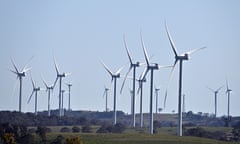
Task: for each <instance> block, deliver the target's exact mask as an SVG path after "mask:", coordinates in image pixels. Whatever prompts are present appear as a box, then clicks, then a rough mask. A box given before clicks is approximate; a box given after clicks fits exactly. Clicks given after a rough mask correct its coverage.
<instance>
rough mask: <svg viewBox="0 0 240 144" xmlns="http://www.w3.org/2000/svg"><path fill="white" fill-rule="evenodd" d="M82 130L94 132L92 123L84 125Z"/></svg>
mask: <svg viewBox="0 0 240 144" xmlns="http://www.w3.org/2000/svg"><path fill="white" fill-rule="evenodd" d="M82 132H83V133H91V132H92V128H91V126H90V125H85V126H83V127H82Z"/></svg>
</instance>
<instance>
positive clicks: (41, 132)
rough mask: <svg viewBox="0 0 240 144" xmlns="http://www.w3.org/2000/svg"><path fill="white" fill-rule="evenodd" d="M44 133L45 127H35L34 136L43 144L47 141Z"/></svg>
mask: <svg viewBox="0 0 240 144" xmlns="http://www.w3.org/2000/svg"><path fill="white" fill-rule="evenodd" d="M46 133H47V128H46V127H41V126H38V127H37V130H36V134H37V135H39V137H40V138H41V141H42V142H43V143H46V141H47V137H46Z"/></svg>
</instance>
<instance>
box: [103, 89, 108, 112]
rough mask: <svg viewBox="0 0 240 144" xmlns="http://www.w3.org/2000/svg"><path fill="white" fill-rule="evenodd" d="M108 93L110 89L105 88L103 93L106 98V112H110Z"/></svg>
mask: <svg viewBox="0 0 240 144" xmlns="http://www.w3.org/2000/svg"><path fill="white" fill-rule="evenodd" d="M108 91H109V88H107V87H106V86H105V87H104V92H103V97H105V99H106V101H105V109H106V110H105V111H106V112H108Z"/></svg>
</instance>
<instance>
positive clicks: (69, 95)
mask: <svg viewBox="0 0 240 144" xmlns="http://www.w3.org/2000/svg"><path fill="white" fill-rule="evenodd" d="M66 85H67V86H68V111H71V87H72V84H71V83H66Z"/></svg>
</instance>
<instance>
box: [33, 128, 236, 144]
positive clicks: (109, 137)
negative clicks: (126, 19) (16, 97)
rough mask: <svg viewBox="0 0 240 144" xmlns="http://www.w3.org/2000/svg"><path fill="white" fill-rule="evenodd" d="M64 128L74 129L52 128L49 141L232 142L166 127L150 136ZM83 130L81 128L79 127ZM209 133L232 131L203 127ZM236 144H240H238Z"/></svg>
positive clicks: (145, 131)
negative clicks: (192, 135) (183, 132)
mask: <svg viewBox="0 0 240 144" xmlns="http://www.w3.org/2000/svg"><path fill="white" fill-rule="evenodd" d="M62 127H68V128H70V129H71V128H72V126H50V127H49V128H51V130H52V132H51V133H47V139H48V141H49V142H50V141H53V140H54V139H56V137H57V136H58V135H61V136H63V137H64V138H65V139H66V138H68V137H74V136H75V137H76V136H80V137H81V139H82V141H83V144H159V143H161V144H176V143H177V144H230V143H231V142H224V141H217V140H213V139H206V138H199V137H190V136H183V137H178V136H176V131H177V128H176V127H164V128H159V129H158V134H154V135H149V134H148V128H143V129H140V128H136V129H131V128H128V129H126V130H125V131H124V133H123V134H97V133H95V131H96V130H97V129H98V128H99V126H91V127H92V128H93V133H71V132H70V133H61V132H59V131H60V129H61V128H62ZM78 127H80V128H81V126H78ZM203 128H204V129H206V130H209V131H224V132H229V131H231V129H229V128H222V127H203ZM34 139H35V142H36V143H37V141H39V137H38V136H37V135H34ZM236 144H240V142H239V143H236Z"/></svg>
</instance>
